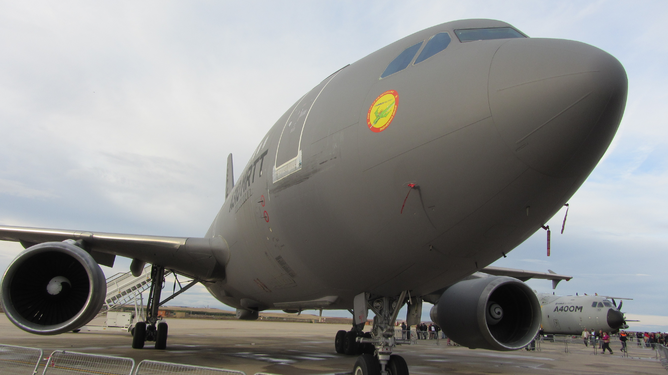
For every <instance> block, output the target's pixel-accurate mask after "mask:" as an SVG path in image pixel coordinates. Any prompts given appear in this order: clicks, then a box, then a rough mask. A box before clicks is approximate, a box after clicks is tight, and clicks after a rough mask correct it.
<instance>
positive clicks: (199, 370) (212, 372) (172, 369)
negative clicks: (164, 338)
mask: <svg viewBox="0 0 668 375" xmlns="http://www.w3.org/2000/svg"><path fill="white" fill-rule="evenodd" d="M159 374H188V375H221V374H224V375H246V374H245V373H244V372H242V371H235V370H225V369H219V368H213V367H202V366H191V365H184V364H180V363H169V362H159V361H150V360H147V359H145V360H143V361H141V362H139V365H137V370H136V371H135V375H159Z"/></svg>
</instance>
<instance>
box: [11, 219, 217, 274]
mask: <svg viewBox="0 0 668 375" xmlns="http://www.w3.org/2000/svg"><path fill="white" fill-rule="evenodd" d="M65 240H74V241H77V242H79V244H80V247H82V248H83V249H84V250H86V251H88V252H89V253H90V254H91V256H92V257H93V259H95V261H96V262H98V263H99V264H102V265H105V266H109V267H111V266H113V264H114V260H115V257H116V256H117V255H118V256H123V257H127V258H130V259H133V260H135V259H136V260H137V261H139V262H145V263H151V264H159V265H161V266H163V267H165V268H167V269H173V270H174V271H177V272H178V273H182V274H184V275H187V276H191V277H197V278H200V279H203V280H208V279H220V278H224V268H223V265H225V264H226V263H227V260H228V259H229V250H228V248H227V244H226V243H225V241H224V240H223V239H222V237H214V238H198V237H160V236H145V235H134V234H116V233H102V232H87V231H77V230H62V229H45V228H28V227H13V226H5V225H0V241H14V242H20V243H21V245H23V247H24V248H28V247H30V246H33V245H36V244H39V243H43V242H61V241H65ZM142 268H143V267H142Z"/></svg>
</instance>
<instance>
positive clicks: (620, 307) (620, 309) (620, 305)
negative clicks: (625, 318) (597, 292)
mask: <svg viewBox="0 0 668 375" xmlns="http://www.w3.org/2000/svg"><path fill="white" fill-rule="evenodd" d="M613 303H614V302H613ZM622 303H624V301H622V300H620V301H619V307H618V308H617V309H618V310H619V311H622Z"/></svg>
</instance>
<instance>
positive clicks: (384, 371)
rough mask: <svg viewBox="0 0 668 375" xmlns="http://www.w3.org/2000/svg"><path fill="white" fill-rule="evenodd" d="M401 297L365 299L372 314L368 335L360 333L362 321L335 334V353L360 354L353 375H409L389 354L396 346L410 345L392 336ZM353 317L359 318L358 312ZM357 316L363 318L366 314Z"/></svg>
mask: <svg viewBox="0 0 668 375" xmlns="http://www.w3.org/2000/svg"><path fill="white" fill-rule="evenodd" d="M405 297H406V292H403V293H401V295H400V296H399V297H395V298H393V297H373V298H368V297H366V296H365V299H366V304H367V307H368V308H371V310H372V311H373V312H374V313H375V314H376V316H375V317H374V319H373V328H372V330H371V332H367V333H364V332H362V330H363V329H364V322H362V323H358V324H356V325H354V326H353V328H352V329H351V330H350V331H348V332H346V331H339V332H337V333H336V338H335V340H334V346H335V348H336V352H337V353H342V354H347V355H360V354H361V355H360V356H359V357H358V358H357V361H356V362H355V366H354V367H353V374H354V375H409V372H408V365H406V361H405V360H404V359H403V358H402V357H400V356H398V355H393V354H392V351H393V349H394V347H395V346H396V345H398V344H407V343H410V340H404V339H396V338H395V337H394V322H395V321H396V319H397V314H398V313H399V309H400V308H401V306H402V305H403V304H404V299H405ZM354 316H356V317H357V316H360V312H359V311H355V312H354ZM361 316H366V313H363V315H361Z"/></svg>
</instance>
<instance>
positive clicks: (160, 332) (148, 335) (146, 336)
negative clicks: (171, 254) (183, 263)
mask: <svg viewBox="0 0 668 375" xmlns="http://www.w3.org/2000/svg"><path fill="white" fill-rule="evenodd" d="M142 267H143V266H142ZM169 272H171V273H172V274H173V275H174V278H175V279H176V282H175V283H174V291H173V293H172V295H171V296H169V297H167V298H165V299H164V300H163V301H162V302H161V301H160V292H161V291H162V286H163V285H164V284H165V276H166V275H168V274H169ZM200 281H202V280H201V279H197V278H194V279H192V280H191V281H190V282H189V283H188V284H186V285H185V286H183V285H181V282H180V281H179V279H178V277H177V276H176V273H175V272H174V271H173V270H171V271H168V272H167V273H165V267H163V266H159V265H156V264H154V265H153V266H152V267H151V289H150V291H149V294H148V302H147V303H146V321H145V322H138V323H137V324H135V327H134V328H133V329H132V347H133V348H134V349H142V348H143V347H144V343H145V342H146V341H155V348H156V349H165V348H167V331H168V328H167V323H165V322H160V323H158V309H159V308H160V306H162V305H164V304H165V303H167V302H169V301H171V300H172V299H174V298H175V297H176V296H178V295H179V294H181V293H183V292H185V291H186V290H188V289H190V288H191V287H193V286H194V285H195V284H197V283H198V282H200ZM176 283H178V284H179V290H178V291H177V290H176Z"/></svg>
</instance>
